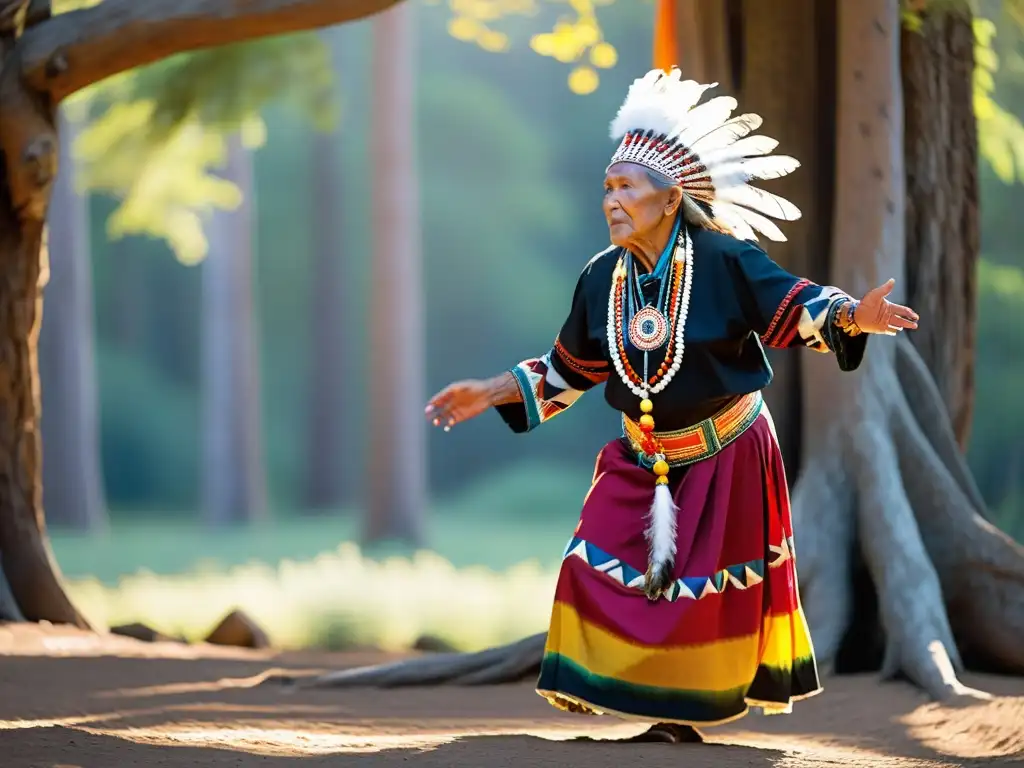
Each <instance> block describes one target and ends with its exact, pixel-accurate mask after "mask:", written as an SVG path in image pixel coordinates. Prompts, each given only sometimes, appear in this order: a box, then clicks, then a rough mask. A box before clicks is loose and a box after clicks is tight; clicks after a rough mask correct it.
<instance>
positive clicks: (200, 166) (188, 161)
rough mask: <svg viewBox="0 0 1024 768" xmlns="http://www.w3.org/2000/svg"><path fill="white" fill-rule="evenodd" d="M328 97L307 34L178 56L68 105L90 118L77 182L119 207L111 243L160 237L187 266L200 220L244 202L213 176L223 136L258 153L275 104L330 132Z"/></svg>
mask: <svg viewBox="0 0 1024 768" xmlns="http://www.w3.org/2000/svg"><path fill="white" fill-rule="evenodd" d="M333 95H334V90H333V80H332V75H331V68H330V56H329V53H328V51H327V48H326V46H325V45H324V44H323V42H322V41H321V40H320V38H319V37H318V36H317V35H315V34H313V33H302V34H296V35H287V36H281V37H275V38H268V39H262V40H257V41H254V42H250V43H244V44H238V45H231V46H224V47H220V48H215V49H210V50H205V51H199V52H195V53H188V54H182V55H179V56H176V57H173V58H171V59H168V60H166V61H162V62H158V63H156V64H153V65H150V66H148V67H144V68H141V69H139V70H136V71H133V72H128V73H125V74H123V75H119V76H116V77H113V78H110V79H108V80H106V81H104V82H102V83H99V84H97V85H96V86H94V87H92V88H90V89H87V90H86V91H84V92H83V93H82V94H80V95H79V96H77V97H76V98H75V99H74V101H73V103H71V104H70V105H69V107H70V108H71V110H72V111H71V112H70V113H69V117H71V118H72V119H78V120H82V119H83V118H85V117H88V124H87V125H86V126H85V127H84V129H83V130H82V132H81V135H80V136H79V138H78V141H77V142H76V145H75V155H76V158H75V159H76V162H77V164H78V169H77V170H78V172H79V174H80V176H79V183H80V185H81V186H82V187H83V188H85V189H88V190H91V191H95V192H103V193H106V194H109V195H112V196H114V197H116V198H118V199H119V200H120V201H121V205H120V206H119V207H118V209H117V210H116V211H115V212H114V214H113V215H112V216H111V218H110V220H109V222H108V233H109V235H110V236H111V238H113V239H117V238H120V237H123V236H125V235H130V234H142V235H150V236H153V237H158V238H162V239H165V240H166V241H167V242H168V244H169V245H170V246H171V248H172V250H173V251H174V252H175V254H176V255H177V256H178V258H180V259H181V260H182V261H184V262H187V263H193V262H195V261H197V260H198V259H200V258H202V256H203V255H204V254H205V252H206V238H205V237H204V235H203V227H202V217H203V215H204V213H205V212H207V211H208V210H209V209H210V208H221V209H230V208H234V207H235V206H237V205H238V203H239V202H240V193H239V190H238V189H237V187H235V185H234V184H232V183H231V182H229V181H226V180H224V179H222V178H219V177H218V176H217V174H216V169H217V168H218V167H219V166H220V165H221V164H222V163H223V161H224V158H225V149H226V148H225V136H226V135H228V134H230V133H233V132H236V131H238V132H241V134H242V137H243V140H244V141H245V142H246V143H247V144H248V145H249V146H251V147H256V146H260V145H262V144H263V142H264V140H265V134H266V129H265V126H264V124H263V121H262V118H261V117H260V111H261V110H262V109H263V108H264V107H265V106H266V105H268V104H270V103H272V102H282V103H285V104H289V105H291V106H294V107H295V108H297V109H299V110H301V111H302V112H303V113H304V114H306V115H307V116H308V117H309V118H310V119H311V120H312V121H313V123H314V124H315V125H317V126H318V127H321V128H328V127H330V125H331V124H332V123H333V120H334V99H333Z"/></svg>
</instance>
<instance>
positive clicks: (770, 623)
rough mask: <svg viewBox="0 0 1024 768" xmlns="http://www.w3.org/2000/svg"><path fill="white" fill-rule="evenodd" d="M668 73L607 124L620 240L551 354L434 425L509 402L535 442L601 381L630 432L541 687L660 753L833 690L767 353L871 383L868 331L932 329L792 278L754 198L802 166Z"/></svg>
mask: <svg viewBox="0 0 1024 768" xmlns="http://www.w3.org/2000/svg"><path fill="white" fill-rule="evenodd" d="M710 87H711V86H708V85H702V84H699V83H696V82H693V81H689V80H682V79H681V77H680V73H679V70H677V69H673V71H672V72H671V73H670V74H665V73H664V72H663V71H661V70H654V71H652V72H650V73H648V74H647V76H645V77H643V78H641V79H639V80H636V81H635V82H634V83H633V85H632V86H631V88H630V89H629V93H628V95H627V97H626V100H625V102H624V103H623V105H622V107H621V109H620V110H619V113H618V115H617V117H616V118H615V120H614V121H613V123H612V138H614V139H617V140H619V141H620V143H619V144H618V148H617V149H616V150H615V153H614V155H613V156H612V159H611V163H610V164H609V166H608V168H607V170H606V172H605V180H604V187H605V194H604V212H605V216H606V218H607V221H608V230H609V234H610V240H611V246H610V247H609V248H608V249H607V250H605V251H602V252H601V253H599V254H597V255H596V256H594V257H593V258H592V259H591V260H590V261H589V262H588V263H587V264H586V266H585V267H584V268H583V270H582V273H581V274H580V277H579V280H578V282H577V284H576V290H575V293H574V294H573V296H572V301H571V304H570V306H569V312H568V317H567V318H566V320H565V322H564V323H563V325H562V328H561V330H560V331H559V333H558V336H557V337H556V338H555V342H554V345H553V347H552V348H551V349H550V350H549V351H548V352H547V353H545V354H544V355H542V356H541V357H538V358H535V359H531V360H525V361H523V362H521V363H519V364H518V365H516V366H515V367H514V368H512V369H511V370H510V371H508V372H506V373H503V374H501V375H499V376H496V377H494V378H491V379H486V380H469V381H460V382H457V383H455V384H452V385H450V386H448V387H447V388H445V389H444V390H443V391H441V392H440V393H438V394H437V395H436V396H435V397H434V398H432V399H431V401H430V403H429V405H428V406H427V415H428V417H429V418H430V419H431V420H432V421H433V422H434V424H435V425H438V426H443V427H444V428H445V429H450V428H451V427H452V426H453V425H455V424H457V423H461V422H464V421H466V420H468V419H471V418H473V417H475V416H477V415H479V414H481V413H482V412H484V411H485V410H487V409H488V408H491V407H493V408H496V409H497V411H498V413H499V414H500V415H501V417H502V418H503V419H504V420H505V422H506V423H507V424H508V426H509V427H510V428H511V429H512V430H514V431H516V432H528V431H530V430H532V429H534V428H535V427H537V426H539V425H541V424H543V423H544V422H545V421H547V420H548V419H551V418H552V417H554V416H556V415H558V414H559V413H561V412H562V411H564V410H565V409H566V408H568V407H569V406H571V405H572V404H573V403H574V402H575V401H576V400H577V398H579V397H580V395H582V394H583V393H584V392H586V391H587V390H589V389H591V388H593V387H595V386H597V385H598V384H603V385H604V395H605V399H606V400H607V402H608V403H609V404H610V405H611V406H612V408H614V409H615V410H616V411H619V412H620V413H621V428H622V431H621V436H620V437H618V438H616V439H614V440H612V441H611V442H609V443H608V444H607V445H606V446H605V447H604V448H603V449H602V450H601V452H600V454H599V456H598V458H597V464H596V469H595V472H594V479H593V485H592V487H591V489H590V492H589V493H588V494H587V496H586V500H585V501H584V503H583V510H582V513H581V515H580V520H579V524H578V525H577V527H576V530H575V533H574V535H573V538H572V540H571V541H570V543H569V546H568V547H567V549H566V551H565V556H564V559H563V562H562V566H561V570H560V573H559V577H558V583H557V588H556V594H555V604H554V608H553V610H552V614H551V624H550V628H549V631H548V637H547V644H546V648H545V653H544V658H543V662H542V666H541V673H540V680H539V684H538V692H539V693H540V694H541V695H542V696H544V697H546V698H547V699H548V701H550V702H551V703H552V704H553V705H555V706H556V707H559V708H562V709H568V710H570V711H574V712H581V713H589V714H605V713H606V714H612V715H617V716H620V717H627V718H633V719H639V720H644V721H648V722H651V723H653V724H654V725H653V727H652V728H651V729H650V730H649V731H647V732H646V733H645V734H644V735H642V736H641V737H639V738H641V739H643V740H660V741H668V742H679V741H693V740H699V738H700V735H699V733H698V732H697V731H696V730H695V729H694V726H701V725H704V726H707V725H716V724H720V723H726V722H729V721H730V720H734V719H736V718H739V717H741V716H743V715H744V714H746V713H747V711H748V710H749V707H751V706H756V707H761V708H762V709H763V710H765V711H766V712H770V713H774V712H788V711H789V710H790V709H791V707H792V702H793V701H795V700H797V699H801V698H806V697H808V696H812V695H814V694H816V693H818V692H819V691H820V690H821V686H820V684H819V680H818V673H817V668H816V664H815V659H814V650H813V647H812V645H811V638H810V635H809V633H808V630H807V625H806V622H805V620H804V616H803V610H802V608H801V606H800V597H799V594H798V591H797V577H796V567H795V562H794V549H793V530H792V525H791V516H790V507H789V492H788V488H787V485H786V477H785V473H784V470H783V465H782V457H781V455H780V453H779V447H778V443H777V441H776V437H775V432H774V428H773V425H772V420H771V416H770V415H769V413H768V410H767V408H766V407H765V404H764V401H763V400H762V397H761V390H762V389H764V387H766V386H767V385H768V384H769V383H770V381H771V379H772V370H771V368H770V366H769V364H768V361H767V359H766V357H765V353H764V347H766V346H767V347H775V348H787V347H797V346H807V347H810V348H811V349H813V350H816V351H818V352H826V353H828V352H831V353H833V354H834V355H835V357H836V362H837V363H838V365H839V366H840V368H841V369H842V370H844V371H851V370H854V369H855V368H857V366H858V365H859V364H860V362H861V359H862V357H863V355H864V349H865V345H866V340H867V334H887V335H894V334H896V333H898V332H900V331H902V330H904V329H913V328H916V327H917V320H918V316H917V314H916V313H915V312H914V311H913V310H911V309H910V308H908V307H903V306H900V305H898V304H894V303H890V302H889V301H888V300H887V299H886V296H887V295H888V294H889V293H890V291H891V290H892V286H893V281H892V280H890V281H888V282H887V283H886V284H885V285H883V286H881V287H879V288H876V289H874V290H872V291H870V292H869V293H868V294H867V295H866V296H864V297H863V298H862V299H860V300H859V301H858V300H856V299H854V298H853V297H851V296H850V295H848V294H847V293H844V292H843V291H841V290H839V289H837V288H833V287H825V286H820V285H816V284H815V283H813V282H811V281H810V280H806V279H803V278H800V277H797V276H795V275H792V274H790V273H789V272H787V271H786V270H784V269H782V268H781V267H780V266H778V265H777V264H776V263H775V262H773V261H772V260H771V259H770V258H769V257H768V255H767V254H766V253H765V252H764V251H763V250H762V249H761V248H759V247H758V246H757V245H755V244H754V243H753V242H752V241H754V240H756V239H757V237H756V235H755V231H756V232H759V233H761V234H762V235H764V236H766V237H768V238H769V239H772V240H784V239H785V237H784V236H783V234H782V233H781V232H780V231H779V229H778V227H777V226H776V225H775V224H774V223H772V222H771V221H770V220H769V219H768V218H767V216H772V217H774V218H776V219H780V220H785V221H791V220H794V219H796V218H798V217H799V215H800V212H799V211H798V210H797V208H796V207H795V206H794V205H793V204H792V203H790V202H789V201H787V200H784V199H782V198H780V197H778V196H776V195H773V194H770V193H767V192H765V191H763V190H760V189H757V188H755V187H753V186H750V185H749V184H748V181H750V180H751V179H758V178H760V179H771V178H776V177H779V176H783V175H786V174H788V173H790V172H792V171H793V170H795V169H796V168H797V167H798V165H799V164H798V163H797V162H796V161H795V160H794V159H792V158H790V157H783V156H774V155H772V154H771V152H772V151H773V150H774V149H775V147H776V146H777V144H778V142H776V141H775V140H773V139H770V138H768V137H766V136H761V135H754V134H753V132H754V131H755V130H756V129H757V128H758V127H759V126H760V124H761V118H760V117H759V116H757V115H754V114H741V115H737V116H735V117H733V116H732V113H733V110H734V109H735V107H736V101H735V100H734V99H732V98H730V97H728V96H719V97H716V98H711V99H709V100H707V101H705V102H704V103H701V104H699V105H698V102H700V100H701V97H702V96H703V94H704V92H705V91H706V90H707V89H708V88H710Z"/></svg>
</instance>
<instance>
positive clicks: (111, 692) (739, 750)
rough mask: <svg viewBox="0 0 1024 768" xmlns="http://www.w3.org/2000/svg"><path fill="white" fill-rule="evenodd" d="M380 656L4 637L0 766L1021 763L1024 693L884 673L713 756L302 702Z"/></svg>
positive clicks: (979, 682)
mask: <svg viewBox="0 0 1024 768" xmlns="http://www.w3.org/2000/svg"><path fill="white" fill-rule="evenodd" d="M380 660H381V658H380V657H375V656H374V655H372V654H344V655H337V654H335V655H324V654H319V655H316V654H294V653H293V654H272V653H257V652H246V651H237V650H234V649H219V648H214V647H211V646H192V647H189V646H177V645H173V644H152V645H147V644H143V643H137V642H134V641H130V640H127V639H124V638H114V637H106V638H99V637H97V636H94V635H88V634H85V633H79V632H75V631H70V630H67V629H60V630H58V629H55V628H52V627H45V626H44V627H32V626H28V627H26V626H19V627H14V626H12V625H0V768H30V767H31V768H130V767H134V766H138V768H149V767H150V766H154V767H155V766H161V767H165V768H199V767H201V766H232V767H233V768H250V767H251V766H261V767H262V768H269V767H276V766H282V767H287V766H294V767H295V768H316V767H317V766H333V767H334V768H337V767H338V766H344V767H345V768H349V766H352V767H353V768H363V767H364V766H374V767H376V766H399V765H402V766H406V765H409V766H418V767H420V768H433V767H440V766H468V767H470V768H492V767H494V768H497V767H498V766H510V767H511V766H515V768H530V767H531V766H552V767H555V766H557V767H559V768H561V767H562V766H571V765H585V766H587V768H604V767H605V766H607V768H620V767H621V766H622V765H624V764H641V765H644V766H645V768H660V767H661V766H666V767H667V766H673V768H677V767H678V766H686V768H712V767H713V768H738V766H752V767H754V768H760V767H761V766H764V767H766V768H767V767H768V766H772V767H778V768H811V767H817V766H828V767H830V768H844V767H847V766H848V767H850V768H858V767H859V766H870V767H871V768H884V767H888V766H892V767H894V768H896V767H898V768H937V767H938V766H982V765H985V766H990V765H991V766H995V765H1007V766H1009V765H1020V766H1024V679H1011V678H998V677H982V676H973V677H970V678H969V679H968V681H967V682H968V683H969V684H971V685H973V686H975V687H978V688H981V689H984V690H987V691H989V692H992V693H994V694H999V696H997V697H996V698H994V699H992V700H991V701H985V702H981V703H977V704H972V705H970V706H966V707H958V708H955V709H954V708H946V707H941V706H938V705H935V704H930V703H928V702H927V701H926V700H925V699H924V697H923V696H921V695H920V694H918V693H917V692H916V691H915V690H914V689H912V688H911V687H910V686H909V685H906V684H901V683H891V684H885V685H883V684H881V683H879V682H878V681H877V680H876V679H875V678H873V677H871V676H865V677H843V678H836V679H832V680H828V681H826V690H825V693H823V694H822V695H820V696H818V697H816V698H814V699H811V700H809V701H806V702H803V703H798V704H797V705H796V708H795V711H794V713H793V714H792V715H788V716H774V717H758V716H750V717H747V718H744V719H743V720H741V721H739V722H738V723H735V724H733V725H729V726H725V727H721V728H715V729H709V730H708V731H707V732H706V737H707V739H708V741H709V743H707V744H701V745H662V744H657V745H636V744H621V743H615V741H614V740H615V739H621V738H623V737H628V736H630V735H632V734H634V733H637V732H639V731H640V730H642V729H643V726H642V725H637V724H627V723H622V722H619V721H616V720H613V719H610V718H603V717H602V718H596V717H590V718H588V717H580V716H573V715H567V714H561V713H558V712H556V711H555V710H553V709H551V708H550V707H548V705H547V704H546V703H545V702H544V701H543V700H542V699H540V698H539V697H538V696H537V695H536V694H534V693H533V690H532V688H531V686H528V685H516V686H502V687H493V688H468V689H466V688H425V689H411V690H397V691H377V690H348V691H326V690H316V691H314V690H301V691H298V692H288V689H287V688H286V687H284V686H281V685H280V684H278V683H275V682H269V683H268V682H266V681H265V675H266V673H267V671H268V670H270V669H273V668H277V669H286V670H291V671H292V672H293V673H295V674H304V673H307V672H312V671H315V670H321V669H324V668H340V667H344V666H352V665H357V664H366V663H373V662H376V661H380Z"/></svg>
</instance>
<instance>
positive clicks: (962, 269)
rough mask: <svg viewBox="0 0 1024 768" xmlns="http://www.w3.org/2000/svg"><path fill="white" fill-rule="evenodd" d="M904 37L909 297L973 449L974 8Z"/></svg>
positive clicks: (934, 369) (929, 16)
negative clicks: (919, 314) (918, 315)
mask: <svg viewBox="0 0 1024 768" xmlns="http://www.w3.org/2000/svg"><path fill="white" fill-rule="evenodd" d="M902 43H903V49H902V63H903V66H902V72H903V90H904V100H905V110H906V129H907V136H908V139H907V141H906V144H905V152H906V157H907V294H908V298H909V299H910V303H911V305H912V306H914V307H915V308H916V309H917V310H918V311H919V312H920V313H921V315H922V316H923V317H927V318H928V322H927V324H925V325H924V326H922V327H921V329H920V330H919V331H918V332H917V333H915V334H914V336H913V339H914V344H915V346H916V347H917V349H918V350H919V351H920V353H921V356H922V357H923V358H924V360H925V363H927V365H928V369H929V370H930V371H931V373H932V376H934V377H935V380H936V382H937V383H938V385H939V391H940V392H941V393H942V398H943V400H944V401H945V403H946V407H947V408H948V409H949V413H950V415H951V417H952V420H953V428H954V430H955V432H956V436H957V441H958V443H959V444H960V447H961V448H962V449H963V448H966V446H967V440H968V438H969V436H970V426H971V414H972V410H973V399H974V355H975V334H976V322H975V320H976V315H977V312H976V304H977V296H978V285H977V272H978V254H979V252H980V247H981V246H980V223H979V197H978V196H979V186H978V184H979V182H978V162H977V144H978V137H977V121H976V120H975V118H974V110H973V101H972V99H973V94H972V87H973V86H972V84H973V74H974V29H973V26H972V23H971V14H970V11H969V10H968V9H967V8H962V9H957V8H954V9H952V10H947V12H945V13H934V12H933V13H929V12H928V11H925V12H924V15H923V17H922V25H921V28H920V29H919V30H917V31H909V30H904V32H903V41H902Z"/></svg>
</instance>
